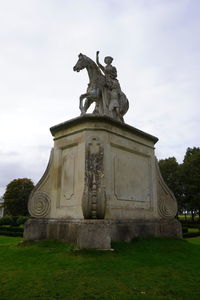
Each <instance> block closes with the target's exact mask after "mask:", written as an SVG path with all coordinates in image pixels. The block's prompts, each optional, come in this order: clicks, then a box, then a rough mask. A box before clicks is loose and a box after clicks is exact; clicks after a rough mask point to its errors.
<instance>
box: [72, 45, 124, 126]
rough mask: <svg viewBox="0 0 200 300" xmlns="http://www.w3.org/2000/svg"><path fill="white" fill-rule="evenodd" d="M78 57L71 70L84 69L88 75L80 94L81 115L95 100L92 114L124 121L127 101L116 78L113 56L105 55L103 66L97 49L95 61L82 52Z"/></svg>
mask: <svg viewBox="0 0 200 300" xmlns="http://www.w3.org/2000/svg"><path fill="white" fill-rule="evenodd" d="M78 57H79V59H78V61H77V63H76V65H75V66H74V68H73V70H74V71H76V72H79V71H81V70H83V69H86V70H87V72H88V76H89V83H88V88H87V91H86V93H84V94H82V95H81V96H80V105H79V108H80V110H81V115H84V114H86V112H87V110H88V108H89V107H90V105H91V104H92V103H93V102H95V108H94V111H93V114H95V115H101V116H108V117H111V118H113V119H115V120H117V121H120V122H124V119H123V116H124V115H125V113H126V112H127V110H128V108H129V102H128V99H127V98H126V95H125V94H124V93H123V92H122V90H121V87H120V84H119V81H118V80H117V70H116V68H115V67H114V66H112V61H113V58H112V57H111V56H106V57H105V59H104V62H105V64H106V66H105V67H104V66H102V65H101V64H100V62H99V51H97V52H96V63H95V62H94V61H93V60H92V59H91V58H89V57H87V56H86V55H83V54H82V53H80V54H79V56H78ZM84 100H85V101H84Z"/></svg>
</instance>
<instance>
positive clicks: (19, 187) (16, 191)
mask: <svg viewBox="0 0 200 300" xmlns="http://www.w3.org/2000/svg"><path fill="white" fill-rule="evenodd" d="M33 188H34V184H33V182H32V180H31V179H28V178H18V179H14V180H12V181H11V182H10V183H9V184H8V185H7V187H6V191H5V193H4V195H3V198H4V207H5V211H6V213H7V214H9V215H12V216H19V215H21V216H27V215H28V209H27V202H28V198H29V195H30V193H31V191H32V189H33Z"/></svg>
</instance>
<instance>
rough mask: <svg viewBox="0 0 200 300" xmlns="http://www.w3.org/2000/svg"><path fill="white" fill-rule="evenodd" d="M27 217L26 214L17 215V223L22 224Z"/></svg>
mask: <svg viewBox="0 0 200 300" xmlns="http://www.w3.org/2000/svg"><path fill="white" fill-rule="evenodd" d="M28 219H29V217H27V216H19V217H18V219H17V225H23V224H24V223H25V222H26V221H27V220H28Z"/></svg>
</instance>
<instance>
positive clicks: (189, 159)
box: [181, 147, 200, 218]
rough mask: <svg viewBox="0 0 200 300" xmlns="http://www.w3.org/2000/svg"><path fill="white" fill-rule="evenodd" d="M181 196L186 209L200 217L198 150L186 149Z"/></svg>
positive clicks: (199, 165) (182, 170)
mask: <svg viewBox="0 0 200 300" xmlns="http://www.w3.org/2000/svg"><path fill="white" fill-rule="evenodd" d="M181 179H182V182H183V194H184V199H185V203H186V204H187V209H188V210H190V211H191V213H192V217H193V218H194V213H198V214H199V216H200V148H196V147H194V148H188V149H187V151H186V154H185V157H184V160H183V164H182V168H181Z"/></svg>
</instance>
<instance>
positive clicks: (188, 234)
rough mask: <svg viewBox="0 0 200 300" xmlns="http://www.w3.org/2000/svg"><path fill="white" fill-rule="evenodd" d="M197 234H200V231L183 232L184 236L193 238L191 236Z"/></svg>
mask: <svg viewBox="0 0 200 300" xmlns="http://www.w3.org/2000/svg"><path fill="white" fill-rule="evenodd" d="M196 236H200V232H186V233H183V237H184V238H191V237H196Z"/></svg>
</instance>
